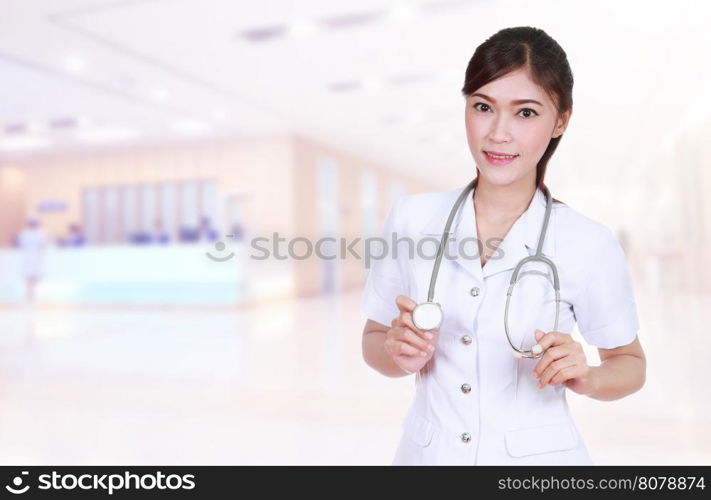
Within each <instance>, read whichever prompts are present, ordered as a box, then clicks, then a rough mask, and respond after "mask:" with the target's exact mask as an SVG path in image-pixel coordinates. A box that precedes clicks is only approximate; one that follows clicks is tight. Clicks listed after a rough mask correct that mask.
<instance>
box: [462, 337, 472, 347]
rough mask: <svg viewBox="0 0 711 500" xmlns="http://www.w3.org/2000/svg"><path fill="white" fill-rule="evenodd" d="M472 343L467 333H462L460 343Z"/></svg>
mask: <svg viewBox="0 0 711 500" xmlns="http://www.w3.org/2000/svg"><path fill="white" fill-rule="evenodd" d="M471 343H472V338H471V337H470V336H469V335H464V336H463V337H462V344H464V345H469V344H471Z"/></svg>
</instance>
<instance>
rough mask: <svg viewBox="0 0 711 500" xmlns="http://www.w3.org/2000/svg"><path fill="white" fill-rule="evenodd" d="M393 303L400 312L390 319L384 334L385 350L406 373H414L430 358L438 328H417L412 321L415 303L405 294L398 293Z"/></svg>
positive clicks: (436, 338) (435, 342) (437, 335)
mask: <svg viewBox="0 0 711 500" xmlns="http://www.w3.org/2000/svg"><path fill="white" fill-rule="evenodd" d="M395 304H396V305H397V308H398V309H399V310H400V314H399V315H398V316H397V317H396V318H394V319H393V320H392V323H391V328H390V329H389V330H388V331H387V334H386V335H385V344H384V347H385V351H386V352H387V353H388V354H389V355H390V356H391V357H392V358H393V361H395V364H397V365H398V366H399V367H400V368H402V369H403V370H405V371H406V372H407V373H410V374H412V373H415V372H416V371H419V370H421V369H422V367H424V366H425V365H426V364H427V362H428V361H429V360H430V359H432V355H433V354H434V351H435V346H436V344H437V340H438V339H439V329H435V330H429V331H427V332H425V331H422V330H420V329H418V328H417V327H416V326H415V324H414V323H413V321H412V310H413V309H414V308H415V306H417V303H416V302H415V301H414V300H412V299H411V298H409V297H406V296H405V295H399V296H398V297H397V298H396V299H395Z"/></svg>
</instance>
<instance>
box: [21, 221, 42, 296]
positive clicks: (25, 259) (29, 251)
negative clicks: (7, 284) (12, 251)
mask: <svg viewBox="0 0 711 500" xmlns="http://www.w3.org/2000/svg"><path fill="white" fill-rule="evenodd" d="M17 247H18V248H19V249H20V265H21V272H22V275H23V277H24V279H25V284H26V287H27V289H26V290H27V291H26V300H27V301H28V302H34V300H35V288H36V286H37V283H38V282H39V280H40V279H41V277H42V271H43V260H44V250H45V248H46V247H47V237H46V236H45V234H44V231H43V230H42V228H40V221H39V219H38V218H36V217H30V218H29V219H27V225H26V227H25V229H23V230H22V231H21V232H20V234H19V235H18V236H17Z"/></svg>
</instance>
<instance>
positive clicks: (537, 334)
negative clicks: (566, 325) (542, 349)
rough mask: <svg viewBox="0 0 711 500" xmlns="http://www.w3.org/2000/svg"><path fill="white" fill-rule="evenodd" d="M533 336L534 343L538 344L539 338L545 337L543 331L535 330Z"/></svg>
mask: <svg viewBox="0 0 711 500" xmlns="http://www.w3.org/2000/svg"><path fill="white" fill-rule="evenodd" d="M535 335H536V342H538V341H539V340H541V337H543V336H544V335H545V332H544V331H543V330H536V334H535Z"/></svg>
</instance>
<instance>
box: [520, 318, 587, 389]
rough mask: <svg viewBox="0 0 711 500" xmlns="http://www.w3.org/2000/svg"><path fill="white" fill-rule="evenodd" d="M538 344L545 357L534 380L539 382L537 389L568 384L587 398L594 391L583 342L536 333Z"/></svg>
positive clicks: (568, 386) (533, 375)
mask: <svg viewBox="0 0 711 500" xmlns="http://www.w3.org/2000/svg"><path fill="white" fill-rule="evenodd" d="M535 336H536V342H537V344H536V345H538V346H540V347H541V349H542V351H543V355H542V356H541V358H540V359H539V361H538V363H537V364H536V367H535V368H534V369H533V373H532V374H531V376H532V377H533V378H538V379H539V381H538V388H539V389H542V388H543V387H545V386H546V385H547V384H550V385H554V384H565V386H566V387H567V388H568V389H570V390H571V391H573V392H577V393H578V394H582V395H587V394H591V393H592V392H594V390H595V384H594V379H593V377H592V376H591V375H592V374H591V370H590V366H588V362H587V358H586V357H585V353H584V352H583V346H582V345H581V344H580V342H576V341H575V340H573V337H572V336H571V335H569V334H567V333H561V332H555V331H553V332H549V333H545V332H543V331H542V330H536V332H535Z"/></svg>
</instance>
